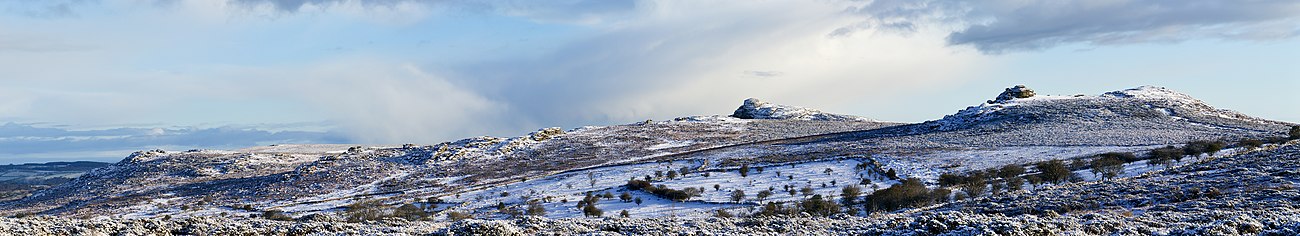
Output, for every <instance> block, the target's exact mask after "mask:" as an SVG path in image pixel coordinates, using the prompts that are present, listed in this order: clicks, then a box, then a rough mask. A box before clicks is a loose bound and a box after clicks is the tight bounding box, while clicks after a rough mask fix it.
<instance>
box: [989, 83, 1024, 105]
mask: <svg viewBox="0 0 1300 236" xmlns="http://www.w3.org/2000/svg"><path fill="white" fill-rule="evenodd" d="M1033 96H1034V90H1033V89H1029V88H1027V87H1025V85H1016V86H1015V87H1010V88H1007V90H1006V91H1003V92H1002V94H998V97H997V98H995V99H994V100H993V101H989V103H1003V102H1006V101H1010V100H1011V99H1017V98H1030V97H1033Z"/></svg>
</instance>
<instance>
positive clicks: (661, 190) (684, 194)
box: [627, 180, 702, 205]
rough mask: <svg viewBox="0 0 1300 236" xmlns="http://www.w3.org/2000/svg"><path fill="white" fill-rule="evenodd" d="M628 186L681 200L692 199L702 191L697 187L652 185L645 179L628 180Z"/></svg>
mask: <svg viewBox="0 0 1300 236" xmlns="http://www.w3.org/2000/svg"><path fill="white" fill-rule="evenodd" d="M627 188H628V189H631V190H645V191H646V192H650V194H654V195H655V196H659V197H663V198H667V199H668V200H673V201H679V202H680V201H686V199H690V198H691V197H693V196H698V195H699V192H702V190H698V189H695V188H687V189H686V190H676V189H670V188H667V187H664V186H662V185H660V186H652V185H650V182H647V181H643V180H628V181H627ZM638 205H639V204H638Z"/></svg>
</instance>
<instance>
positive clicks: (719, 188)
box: [713, 184, 722, 191]
mask: <svg viewBox="0 0 1300 236" xmlns="http://www.w3.org/2000/svg"><path fill="white" fill-rule="evenodd" d="M713 190H717V191H721V190H722V185H718V184H713Z"/></svg>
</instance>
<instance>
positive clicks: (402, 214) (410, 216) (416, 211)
mask: <svg viewBox="0 0 1300 236" xmlns="http://www.w3.org/2000/svg"><path fill="white" fill-rule="evenodd" d="M393 216H395V217H398V218H402V219H406V220H417V219H421V218H424V217H425V216H429V213H428V212H425V211H424V209H420V207H419V206H416V205H415V204H410V203H407V204H402V206H400V207H397V210H394V211H393Z"/></svg>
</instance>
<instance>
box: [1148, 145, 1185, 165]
mask: <svg viewBox="0 0 1300 236" xmlns="http://www.w3.org/2000/svg"><path fill="white" fill-rule="evenodd" d="M1182 159H1183V151H1182V150H1179V149H1178V148H1176V147H1174V146H1167V147H1162V148H1156V149H1154V150H1151V160H1150V161H1149V162H1148V163H1150V164H1161V165H1166V166H1168V165H1169V164H1170V161H1173V160H1179V161H1181V160H1182Z"/></svg>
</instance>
